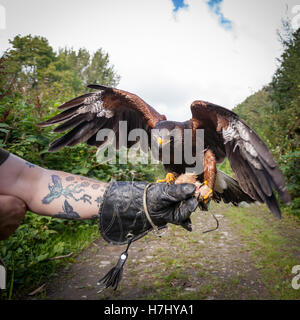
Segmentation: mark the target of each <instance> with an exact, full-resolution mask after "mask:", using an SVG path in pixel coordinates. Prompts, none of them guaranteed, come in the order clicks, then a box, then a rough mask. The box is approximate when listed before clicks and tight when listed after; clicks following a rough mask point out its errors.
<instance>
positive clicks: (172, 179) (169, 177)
mask: <svg viewBox="0 0 300 320" xmlns="http://www.w3.org/2000/svg"><path fill="white" fill-rule="evenodd" d="M175 181H176V178H175V176H174V174H173V173H170V172H169V173H167V175H166V177H165V179H160V180H156V183H162V182H166V183H168V184H173V183H175Z"/></svg>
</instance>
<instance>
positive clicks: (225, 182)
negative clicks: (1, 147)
mask: <svg viewBox="0 0 300 320" xmlns="http://www.w3.org/2000/svg"><path fill="white" fill-rule="evenodd" d="M88 88H91V89H96V90H97V91H96V92H90V93H86V94H84V95H82V96H80V97H77V98H75V99H72V100H70V101H68V102H66V103H64V104H63V105H61V106H60V107H59V109H60V110H63V111H62V112H61V113H59V114H57V115H56V116H54V117H52V118H51V119H49V120H47V121H44V122H42V123H39V124H38V126H41V127H46V126H51V125H54V124H59V125H58V126H57V127H56V128H55V129H54V130H53V131H54V132H65V131H66V130H69V129H71V130H70V131H69V132H67V133H66V134H65V135H63V136H62V137H60V138H59V139H57V140H55V141H53V142H52V143H51V144H50V147H49V151H57V150H59V149H60V148H63V147H65V146H70V147H71V146H74V145H76V144H78V143H81V142H86V143H87V144H88V145H91V146H96V147H101V145H102V144H103V143H104V142H105V141H97V139H96V135H97V133H98V131H99V130H100V129H104V128H106V129H112V130H113V131H114V132H115V135H116V140H117V142H116V146H117V147H118V141H119V122H120V121H127V124H128V125H127V133H129V131H130V130H132V129H137V128H141V129H144V130H145V131H146V132H147V135H148V137H149V141H150V139H151V138H150V137H151V130H152V129H158V132H161V134H160V135H159V136H156V137H155V138H156V140H157V143H158V145H159V147H160V151H161V150H162V149H163V148H164V146H166V145H167V144H168V145H169V147H170V150H171V157H170V160H171V161H170V162H169V163H163V164H164V168H165V170H166V172H167V173H168V174H167V176H166V179H165V180H161V181H166V182H168V183H171V182H174V181H175V183H183V182H192V183H195V184H196V185H197V183H198V189H197V192H198V193H197V196H198V197H199V199H201V202H202V208H203V209H204V210H207V207H206V204H207V202H208V201H210V200H211V199H212V200H215V201H217V202H219V201H220V200H221V199H222V200H223V201H224V202H226V203H228V202H231V203H233V204H234V205H238V203H240V202H242V201H246V202H248V203H251V202H255V201H258V202H261V203H266V204H267V206H268V207H269V209H270V211H271V212H272V213H273V214H274V216H275V217H277V218H279V219H280V218H281V211H280V208H279V205H278V202H277V200H276V197H275V191H276V192H277V193H278V195H279V197H280V199H281V201H282V202H283V203H285V204H288V203H289V202H290V200H291V199H290V195H289V193H288V192H287V189H286V186H285V181H284V177H283V175H282V173H281V171H280V169H279V167H278V165H277V164H276V162H275V161H274V159H273V157H272V154H271V152H270V151H269V150H268V148H267V146H266V145H265V143H264V142H263V141H262V140H261V139H260V138H259V136H258V135H257V134H256V133H255V132H254V130H252V129H251V128H250V127H249V126H248V125H247V124H246V123H245V122H244V121H243V120H242V119H240V118H239V117H238V115H236V114H235V113H234V112H232V111H230V110H228V109H226V108H223V107H221V106H218V105H215V104H213V103H210V102H206V101H200V100H197V101H194V102H193V103H192V104H191V113H192V117H191V119H190V120H187V121H184V122H175V121H168V120H167V119H166V117H165V116H164V115H162V114H160V113H158V112H157V111H156V110H155V109H154V108H152V107H151V106H150V105H149V104H147V103H146V102H145V101H144V100H142V99H141V98H140V97H138V96H137V95H135V94H132V93H130V92H127V91H124V90H120V89H117V88H112V87H107V86H103V85H96V84H93V85H88ZM163 129H167V130H163ZM174 129H178V130H179V131H180V132H182V134H181V136H179V137H176V138H175V139H174V137H172V136H170V135H169V134H168V132H170V131H171V130H174ZM184 129H191V130H192V133H193V135H194V133H195V132H196V129H203V130H204V155H203V172H202V173H201V174H196V175H193V174H191V175H190V176H187V175H185V172H186V168H187V167H191V165H189V164H187V163H185V161H184V160H183V162H182V163H181V164H177V163H175V162H174V161H173V162H172V150H173V151H174V148H176V142H178V140H180V139H181V140H182V139H184V134H183V132H184ZM193 138H194V137H193ZM194 143H196V142H195V139H193V144H194ZM134 144H135V142H133V141H128V144H127V147H128V148H129V147H131V146H132V145H134ZM195 147H196V146H195V145H193V150H194V149H195ZM159 154H160V159H161V153H159ZM226 157H227V158H228V160H229V163H230V166H231V168H232V170H233V172H234V174H235V179H234V178H232V177H230V176H228V175H226V174H225V173H224V172H222V171H220V170H218V169H217V167H216V165H217V164H218V163H222V162H223V161H224V159H225V158H226ZM182 159H184V157H183V158H182Z"/></svg>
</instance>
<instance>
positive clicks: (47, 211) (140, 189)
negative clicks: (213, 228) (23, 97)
mask: <svg viewBox="0 0 300 320" xmlns="http://www.w3.org/2000/svg"><path fill="white" fill-rule="evenodd" d="M0 178H1V180H0V194H7V195H10V196H14V197H18V198H20V199H22V200H23V201H24V202H25V204H26V205H27V207H28V209H29V210H31V211H32V212H35V213H37V214H40V215H47V216H52V217H56V218H65V219H77V220H79V219H90V218H94V217H98V216H99V213H100V216H101V218H102V220H100V232H101V231H102V234H103V232H104V229H103V228H102V229H101V226H103V224H102V223H103V222H104V225H105V223H106V222H107V221H109V220H110V219H111V218H112V219H111V221H114V219H113V217H114V214H116V212H117V215H118V217H120V219H118V220H122V223H121V230H123V229H124V230H125V229H126V228H129V229H130V230H131V231H133V232H134V233H135V234H136V235H140V234H142V233H143V232H147V231H149V230H150V229H151V228H152V227H153V225H152V226H151V222H150V221H151V218H152V220H153V221H152V222H154V224H155V225H156V226H158V227H162V226H165V225H166V224H167V223H168V222H170V223H174V224H178V225H181V226H183V227H184V228H186V229H187V230H191V226H190V219H189V216H190V214H191V213H192V212H193V211H194V210H195V208H196V206H197V201H196V199H195V198H194V197H192V195H193V193H194V190H195V187H194V186H193V185H173V186H169V185H167V184H153V185H152V186H151V187H150V188H149V190H147V197H148V205H149V208H148V209H149V212H150V216H151V218H150V219H149V218H148V217H146V214H145V211H146V210H145V206H144V204H143V196H144V190H145V188H146V185H147V183H146V182H143V183H134V184H133V183H131V182H123V183H119V182H112V183H109V184H108V183H103V182H99V181H97V180H94V179H89V178H85V177H81V176H77V175H72V174H68V173H65V172H61V171H53V170H47V169H44V168H41V167H38V166H36V165H33V164H31V163H28V162H26V161H25V160H23V159H21V158H19V157H17V156H15V155H13V154H10V156H9V157H8V158H7V160H6V161H5V162H4V163H3V164H2V165H1V166H0ZM112 186H114V187H113V188H112ZM113 190H115V191H116V192H115V193H114V192H113ZM103 198H104V199H103ZM103 202H105V203H104V205H103ZM124 204H125V205H126V208H130V210H125V211H124V210H123V209H122V206H124ZM100 211H101V212H100ZM104 220H105V221H104ZM109 225H110V223H109ZM125 226H126V227H125ZM129 229H128V230H129ZM130 230H129V231H130ZM105 232H106V231H105ZM113 233H114V237H115V236H117V237H118V238H119V237H120V234H121V232H119V233H118V232H117V234H116V233H115V231H113ZM123 235H125V234H123ZM108 239H109V236H108V238H107V240H108ZM116 242H118V241H116Z"/></svg>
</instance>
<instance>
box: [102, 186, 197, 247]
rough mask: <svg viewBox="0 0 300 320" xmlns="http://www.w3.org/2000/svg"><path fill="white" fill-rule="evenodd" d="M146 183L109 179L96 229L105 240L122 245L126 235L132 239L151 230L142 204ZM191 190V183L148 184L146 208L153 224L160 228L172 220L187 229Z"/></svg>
mask: <svg viewBox="0 0 300 320" xmlns="http://www.w3.org/2000/svg"><path fill="white" fill-rule="evenodd" d="M147 185H148V183H146V182H117V181H112V182H110V184H109V186H108V188H107V190H106V192H105V195H104V198H103V203H102V206H101V208H100V212H99V214H100V219H99V230H100V233H101V235H102V236H103V238H104V239H105V240H106V241H107V242H109V243H113V244H125V243H127V237H128V234H132V236H133V239H132V241H135V240H137V239H140V238H141V237H143V236H145V235H146V234H147V233H148V231H149V230H151V229H152V225H151V223H150V222H149V219H148V218H147V216H146V213H145V210H144V205H143V196H144V190H145V188H146V186H147ZM194 192H195V186H194V185H193V184H172V185H169V184H166V183H155V184H152V185H151V186H150V187H148V189H147V191H146V198H147V209H148V212H149V215H150V219H151V220H152V222H153V223H154V225H155V226H157V227H158V229H160V228H163V227H165V226H166V224H167V223H173V224H176V225H181V226H182V227H184V228H185V229H187V230H189V231H191V230H192V228H191V220H190V215H191V213H192V212H193V211H194V210H195V209H196V208H197V205H198V201H197V199H196V198H195V197H194V196H193V194H194Z"/></svg>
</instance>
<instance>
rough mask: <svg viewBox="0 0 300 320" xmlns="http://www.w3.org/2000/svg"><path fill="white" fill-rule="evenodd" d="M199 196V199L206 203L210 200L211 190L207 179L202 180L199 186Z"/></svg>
mask: <svg viewBox="0 0 300 320" xmlns="http://www.w3.org/2000/svg"><path fill="white" fill-rule="evenodd" d="M199 191H200V197H199V200H200V201H203V202H204V203H207V202H208V201H210V198H211V195H212V194H213V190H212V189H211V188H209V187H208V185H207V181H204V182H203V185H202V186H201V187H200V190H199Z"/></svg>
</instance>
